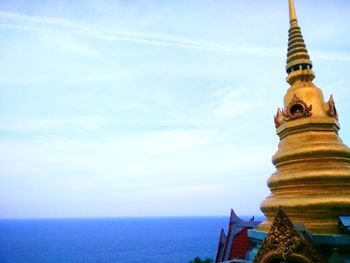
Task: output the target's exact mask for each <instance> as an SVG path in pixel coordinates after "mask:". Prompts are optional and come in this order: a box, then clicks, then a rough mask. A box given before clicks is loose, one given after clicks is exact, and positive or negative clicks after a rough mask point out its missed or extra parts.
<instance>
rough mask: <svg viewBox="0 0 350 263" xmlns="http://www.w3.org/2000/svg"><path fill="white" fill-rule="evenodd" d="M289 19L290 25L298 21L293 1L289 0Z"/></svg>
mask: <svg viewBox="0 0 350 263" xmlns="http://www.w3.org/2000/svg"><path fill="white" fill-rule="evenodd" d="M289 18H290V23H291V24H292V23H293V22H297V21H298V20H297V14H296V12H295V7H294V2H293V0H289Z"/></svg>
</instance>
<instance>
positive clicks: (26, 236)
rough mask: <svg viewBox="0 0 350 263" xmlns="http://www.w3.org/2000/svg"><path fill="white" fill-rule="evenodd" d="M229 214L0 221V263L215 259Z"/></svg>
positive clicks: (170, 262)
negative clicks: (214, 215)
mask: <svg viewBox="0 0 350 263" xmlns="http://www.w3.org/2000/svg"><path fill="white" fill-rule="evenodd" d="M228 220H229V218H228V217H184V218H182V217H178V218H176V217H174V218H113V219H112V218H110V219H27V220H0V262H1V263H55V262H59V263H80V262H81V263H90V262H91V263H99V262H101V263H102V262H118V263H141V262H142V263H145V262H150V263H158V262H159V263H167V262H168V263H188V262H189V261H190V260H191V259H193V258H194V257H196V256H200V257H201V258H205V257H210V258H214V257H215V253H216V249H217V244H218V239H219V233H220V229H221V227H224V228H225V229H226V228H227V224H228Z"/></svg>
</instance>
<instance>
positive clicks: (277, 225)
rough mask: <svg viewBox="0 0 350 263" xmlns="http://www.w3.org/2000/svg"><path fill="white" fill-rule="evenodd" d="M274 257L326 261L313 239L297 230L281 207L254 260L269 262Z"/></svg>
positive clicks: (311, 262) (308, 261)
mask: <svg viewBox="0 0 350 263" xmlns="http://www.w3.org/2000/svg"><path fill="white" fill-rule="evenodd" d="M272 259H281V260H282V259H283V260H293V259H298V260H300V261H301V262H307V263H313V262H318V263H323V262H325V261H324V260H323V259H322V256H321V255H320V253H319V252H318V251H317V250H316V248H315V247H314V246H313V244H312V243H311V241H309V240H307V239H306V238H305V237H303V236H302V235H301V234H300V233H298V232H297V230H296V229H295V228H294V226H293V223H292V222H291V221H290V219H289V218H288V217H287V216H286V214H285V213H284V212H283V211H282V209H281V207H280V208H279V209H278V211H277V215H276V217H275V220H274V222H273V224H272V226H271V229H270V231H269V233H268V235H267V237H266V238H265V240H264V241H263V243H262V245H261V247H260V249H259V251H258V253H257V255H256V257H255V259H254V261H253V262H254V263H267V262H270V260H272Z"/></svg>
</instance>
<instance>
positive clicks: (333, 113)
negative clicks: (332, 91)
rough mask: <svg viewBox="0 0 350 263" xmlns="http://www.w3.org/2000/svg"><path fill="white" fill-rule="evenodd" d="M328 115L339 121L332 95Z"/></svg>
mask: <svg viewBox="0 0 350 263" xmlns="http://www.w3.org/2000/svg"><path fill="white" fill-rule="evenodd" d="M328 113H329V116H331V117H334V118H335V119H336V120H338V112H337V109H336V107H335V102H334V99H333V95H331V97H330V98H329V101H328Z"/></svg>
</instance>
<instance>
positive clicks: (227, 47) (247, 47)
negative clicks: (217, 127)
mask: <svg viewBox="0 0 350 263" xmlns="http://www.w3.org/2000/svg"><path fill="white" fill-rule="evenodd" d="M0 19H6V20H8V21H12V22H13V23H0V28H7V29H17V30H29V31H42V32H48V31H50V30H65V31H67V32H69V33H71V34H76V35H80V36H84V37H89V38H94V39H100V40H108V41H127V42H133V43H139V44H147V45H159V46H167V47H174V48H186V49H196V50H205V51H211V52H224V53H230V54H245V55H251V56H261V57H282V56H284V55H283V54H284V53H285V48H284V47H267V46H260V45H254V44H249V43H247V44H235V43H218V42H211V41H204V40H200V39H192V38H189V37H185V36H181V35H171V34H165V33H150V32H130V31H120V32H118V31H115V30H110V29H109V28H101V27H99V28H97V27H93V26H90V25H86V24H80V23H77V22H74V21H71V20H69V19H63V18H56V17H45V16H29V15H25V14H21V13H15V12H4V11H0ZM21 23H26V24H21ZM27 23H31V25H28V24H27ZM313 53H314V54H315V58H318V59H322V60H333V61H350V54H349V53H342V54H339V53H333V52H317V51H316V52H313Z"/></svg>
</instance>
